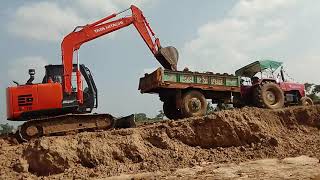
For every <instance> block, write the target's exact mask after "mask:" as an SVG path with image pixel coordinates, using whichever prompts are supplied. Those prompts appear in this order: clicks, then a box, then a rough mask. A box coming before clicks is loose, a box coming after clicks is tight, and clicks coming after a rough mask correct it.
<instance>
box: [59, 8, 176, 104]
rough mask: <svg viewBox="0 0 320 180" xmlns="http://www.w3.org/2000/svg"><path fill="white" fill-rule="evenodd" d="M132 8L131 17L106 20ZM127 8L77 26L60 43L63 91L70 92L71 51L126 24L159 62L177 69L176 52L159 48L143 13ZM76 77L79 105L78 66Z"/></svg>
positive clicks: (80, 87)
mask: <svg viewBox="0 0 320 180" xmlns="http://www.w3.org/2000/svg"><path fill="white" fill-rule="evenodd" d="M129 9H131V11H132V16H129V17H124V18H120V19H118V20H114V21H110V22H108V20H110V19H112V18H115V17H116V16H118V15H119V14H121V13H123V12H125V11H127V10H129ZM129 9H127V10H125V11H122V12H120V13H117V14H112V15H110V16H107V17H105V18H103V19H101V20H99V21H96V22H94V23H92V24H88V25H85V26H78V27H76V28H75V29H74V31H73V32H71V33H70V34H68V35H67V36H66V37H65V38H64V39H63V41H62V43H61V51H62V63H63V66H64V92H65V93H67V94H71V92H72V86H71V77H72V72H73V56H74V52H75V51H78V50H79V48H80V46H81V45H82V44H83V43H86V42H88V41H91V40H93V39H96V38H98V37H101V36H103V35H106V34H109V33H111V32H113V31H116V30H119V29H121V28H124V27H127V26H129V25H131V24H133V25H134V26H135V28H136V29H137V30H138V32H139V34H140V35H141V37H142V39H143V40H144V42H145V43H146V44H147V46H148V48H149V49H150V51H151V52H152V53H153V55H154V56H155V57H156V59H157V60H158V61H159V62H160V64H161V65H162V66H163V67H164V68H166V69H171V70H176V65H177V61H178V52H177V50H176V49H175V48H174V47H166V48H162V47H161V45H160V40H159V39H158V38H155V33H154V32H153V31H152V29H151V27H150V26H149V23H148V22H147V20H146V18H145V17H144V16H143V13H142V11H141V10H140V9H139V8H138V7H136V6H133V5H132V6H131V7H130V8H129ZM77 64H79V59H78V56H77ZM76 77H77V100H78V102H79V103H80V104H82V103H83V91H82V80H81V73H80V70H79V68H77V71H76Z"/></svg>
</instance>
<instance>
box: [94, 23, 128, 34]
mask: <svg viewBox="0 0 320 180" xmlns="http://www.w3.org/2000/svg"><path fill="white" fill-rule="evenodd" d="M122 24H123V21H120V22H115V23H112V24H109V25H106V26H104V27H101V28H98V29H95V30H93V31H94V32H95V33H98V32H101V31H105V30H107V29H110V28H114V27H117V26H120V25H122Z"/></svg>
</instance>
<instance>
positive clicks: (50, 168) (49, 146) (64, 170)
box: [0, 106, 320, 179]
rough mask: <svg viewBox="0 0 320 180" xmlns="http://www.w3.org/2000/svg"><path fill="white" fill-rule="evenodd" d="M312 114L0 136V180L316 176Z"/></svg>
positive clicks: (286, 112)
mask: <svg viewBox="0 0 320 180" xmlns="http://www.w3.org/2000/svg"><path fill="white" fill-rule="evenodd" d="M319 115H320V106H309V107H290V108H285V109H281V110H266V109H258V108H242V109H235V110H228V111H221V112H218V113H215V114H212V115H208V116H204V117H196V118H188V119H182V120H178V121H164V122H159V123H154V124H148V125H142V126H139V127H137V128H132V129H123V130H112V131H105V132H84V133H80V134H76V135H68V136H60V137H43V138H40V139H36V140H33V141H31V142H28V143H24V144H16V143H14V142H12V141H10V140H7V139H4V138H2V139H0V168H1V171H0V178H1V179H24V178H31V179H37V178H42V179H66V178H67V179H68V178H82V179H88V178H92V179H103V178H107V177H113V178H116V177H117V178H122V179H127V178H128V179H131V178H135V179H145V178H147V179H150V178H154V179H162V178H173V179H175V178H182V179H184V178H190V179H192V178H194V177H199V178H201V179H206V178H209V177H212V178H244V179H247V178H253V179H255V177H257V178H260V177H262V178H269V177H270V178H273V177H274V178H277V177H280V178H295V179H300V177H301V178H302V179H305V178H316V177H319V174H320V170H319V164H320V163H319V159H320V148H319V147H320V146H319V145H320V130H319V129H320V116H319ZM302 155H304V156H302ZM298 156H301V157H298ZM288 157H298V158H294V159H290V158H289V159H285V158H288ZM254 166H257V167H260V168H253V167H254ZM308 167H310V168H308ZM311 167H312V168H311ZM303 168H307V169H309V170H306V171H303ZM288 169H290V170H292V171H290V172H289V171H287V170H288ZM269 171H270V172H273V173H269V174H268V173H267V172H269ZM285 171H286V172H288V173H287V174H284V173H283V172H285ZM219 174H220V175H219ZM150 175H151V176H150ZM216 175H219V176H216Z"/></svg>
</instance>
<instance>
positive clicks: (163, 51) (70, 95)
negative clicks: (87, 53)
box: [7, 5, 179, 140]
mask: <svg viewBox="0 0 320 180" xmlns="http://www.w3.org/2000/svg"><path fill="white" fill-rule="evenodd" d="M127 10H131V16H125V17H122V18H120V19H117V20H113V21H110V19H113V18H115V17H116V16H118V15H119V14H121V13H124V12H125V11H127ZM129 25H134V27H135V28H136V29H137V31H138V32H139V34H140V36H141V37H142V39H143V40H144V42H145V43H146V45H147V46H148V48H149V50H150V51H151V52H152V54H153V55H154V56H155V58H156V59H157V60H158V61H159V63H160V64H161V65H162V66H163V67H164V68H165V69H171V70H176V65H177V61H178V56H179V55H178V51H177V50H176V48H174V47H172V46H169V47H162V46H161V44H160V40H159V39H158V38H157V37H156V36H155V33H154V32H153V30H152V29H151V27H150V25H149V23H148V22H147V20H146V18H145V16H144V15H143V13H142V11H141V10H140V9H139V8H137V7H136V6H133V5H132V6H131V7H130V8H128V9H126V10H124V11H121V12H119V13H114V14H112V15H110V16H107V17H105V18H103V19H101V20H98V21H96V22H94V23H92V24H87V25H85V26H78V27H76V28H75V29H74V30H73V31H72V32H71V33H70V34H68V35H67V36H65V37H64V39H63V41H62V43H61V51H62V64H61V65H48V66H46V67H45V68H46V74H45V77H44V78H43V81H42V83H38V84H33V80H34V76H35V70H34V69H30V70H29V75H30V79H29V80H28V81H27V83H26V84H23V85H20V84H19V83H17V82H15V83H16V84H17V86H12V87H8V88H7V119H8V120H13V121H27V122H25V123H24V124H23V125H22V126H21V127H20V129H19V131H18V135H19V136H20V138H21V139H22V140H29V139H32V138H35V137H39V136H43V135H52V134H61V133H66V132H69V131H87V130H96V129H110V128H122V127H132V126H134V120H133V116H128V117H125V118H122V119H115V118H113V117H112V116H111V115H109V114H87V113H91V112H92V110H93V109H94V108H97V107H98V90H97V87H96V85H95V82H94V80H93V77H92V75H91V72H90V70H89V69H88V68H87V67H86V66H84V65H82V64H80V63H79V58H78V57H79V56H78V54H77V56H76V57H77V58H76V64H74V62H73V58H74V54H75V52H76V53H78V51H79V49H80V46H81V45H82V44H84V43H86V42H88V41H91V40H94V39H96V38H98V37H101V36H103V35H106V34H109V33H111V32H113V31H116V30H119V29H122V28H124V27H127V26H129ZM72 79H76V83H75V84H74V85H73V84H72ZM69 114H71V115H69Z"/></svg>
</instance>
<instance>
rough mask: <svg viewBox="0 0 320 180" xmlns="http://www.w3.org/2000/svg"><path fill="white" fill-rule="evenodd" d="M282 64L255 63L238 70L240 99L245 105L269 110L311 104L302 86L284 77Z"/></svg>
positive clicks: (263, 61) (274, 62)
mask: <svg viewBox="0 0 320 180" xmlns="http://www.w3.org/2000/svg"><path fill="white" fill-rule="evenodd" d="M282 64H283V63H282V62H278V61H273V60H262V61H255V62H253V63H251V64H249V65H246V66H244V67H242V68H240V69H238V70H237V71H236V72H235V74H236V75H237V76H240V77H241V91H240V93H241V97H242V99H244V100H245V101H246V104H252V105H254V106H258V107H267V108H270V109H275V108H281V107H283V106H284V105H289V104H305V105H306V104H312V100H311V99H310V98H307V97H306V95H305V89H304V84H299V83H295V82H289V81H288V80H287V78H286V77H285V76H284V74H285V73H284V70H283V66H282Z"/></svg>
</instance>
